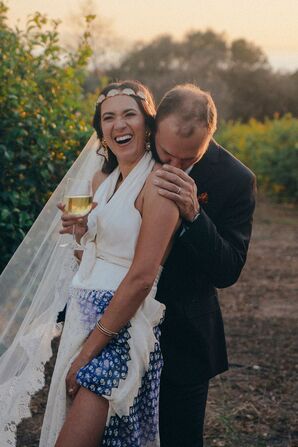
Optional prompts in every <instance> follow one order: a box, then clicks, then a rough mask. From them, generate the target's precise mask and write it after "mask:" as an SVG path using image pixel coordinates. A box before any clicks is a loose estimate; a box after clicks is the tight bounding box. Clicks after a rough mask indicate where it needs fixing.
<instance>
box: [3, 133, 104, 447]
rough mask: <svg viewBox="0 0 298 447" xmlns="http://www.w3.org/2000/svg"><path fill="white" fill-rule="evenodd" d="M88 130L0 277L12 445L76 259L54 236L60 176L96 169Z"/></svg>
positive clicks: (37, 383)
mask: <svg viewBox="0 0 298 447" xmlns="http://www.w3.org/2000/svg"><path fill="white" fill-rule="evenodd" d="M98 147H99V140H98V139H97V136H96V134H95V133H94V134H93V135H92V137H91V138H90V140H89V141H88V143H87V145H86V146H85V148H84V149H83V151H82V152H81V154H80V156H79V157H78V159H77V160H76V161H75V163H74V164H73V165H72V167H71V168H70V170H69V171H68V172H67V174H66V175H65V177H64V178H63V180H62V181H61V183H60V184H59V186H58V187H57V188H56V190H55V191H54V193H53V194H52V196H51V198H50V199H49V201H48V202H47V204H46V205H45V207H44V208H43V210H42V211H41V213H40V215H39V216H38V218H37V219H36V221H35V222H34V224H33V226H32V227H31V229H30V231H29V232H28V234H27V235H26V237H25V239H24V240H23V242H22V243H21V245H20V246H19V248H18V249H17V251H16V252H15V254H14V255H13V257H12V259H11V260H10V262H9V263H8V265H7V267H6V268H5V270H4V271H3V273H2V275H1V277H0V356H1V357H0V445H1V446H4V445H15V430H16V425H17V424H18V423H19V422H20V421H21V419H23V418H24V417H29V416H30V415H31V413H30V408H29V406H30V399H31V396H32V395H33V394H34V393H35V392H36V391H38V390H40V389H41V388H42V387H43V385H44V364H45V363H46V362H47V361H48V360H49V359H50V357H51V355H52V349H51V341H52V339H53V337H54V336H55V335H57V325H56V318H57V315H58V313H59V311H61V310H63V308H64V306H65V304H66V302H67V291H68V287H69V284H70V281H71V279H72V276H73V275H74V273H75V271H76V268H77V266H76V261H75V259H74V257H73V254H72V251H71V249H69V248H62V247H61V246H60V244H61V242H62V241H63V242H65V239H67V238H69V237H71V236H68V235H59V228H60V227H61V223H60V216H61V212H60V211H59V210H58V209H57V207H56V205H57V203H58V202H59V201H61V198H62V194H63V191H64V188H65V181H66V178H68V177H72V178H90V179H92V177H93V174H94V172H95V171H96V170H98V169H100V168H101V164H102V161H103V157H99V156H97V154H96V150H97V149H98Z"/></svg>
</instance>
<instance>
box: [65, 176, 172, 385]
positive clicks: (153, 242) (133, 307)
mask: <svg viewBox="0 0 298 447" xmlns="http://www.w3.org/2000/svg"><path fill="white" fill-rule="evenodd" d="M153 178H154V177H153V175H152V174H151V175H150V176H149V177H148V179H147V182H146V185H145V188H144V199H143V207H142V224H141V229H140V233H139V237H138V241H137V246H136V250H135V255H134V259H133V262H132V265H131V267H130V269H129V271H128V273H127V274H126V276H125V278H124V279H123V281H122V282H121V284H120V285H119V287H118V289H117V290H116V292H115V294H114V296H113V298H112V300H111V302H110V304H109V306H108V307H107V309H106V311H105V313H104V315H103V317H102V318H101V323H102V324H103V326H104V327H106V328H108V329H109V330H110V331H113V332H119V330H120V329H121V328H122V327H123V326H125V325H126V324H127V323H128V321H129V320H130V319H131V318H132V317H133V315H134V314H135V313H136V311H137V309H138V308H139V306H140V305H141V303H142V301H143V300H144V299H145V298H146V296H147V295H148V293H149V292H150V290H151V288H152V285H153V283H154V280H155V277H156V275H157V272H158V270H159V266H160V264H161V262H162V260H163V259H164V256H165V253H166V251H167V248H168V246H169V245H170V243H171V239H172V237H173V234H174V232H175V229H176V228H177V224H178V222H179V211H178V208H177V206H176V205H175V203H174V202H172V201H171V200H169V199H166V198H165V197H162V196H161V195H159V194H158V191H157V187H156V186H155V185H154V184H153ZM127 237H129V235H127ZM109 340H110V339H109V337H107V336H106V335H104V334H103V333H101V332H100V331H99V330H98V329H97V328H95V329H94V330H93V331H92V333H91V334H90V336H89V337H88V339H87V340H86V342H85V344H84V346H83V348H82V350H81V353H80V354H79V356H78V357H77V359H76V360H75V362H74V363H73V366H72V368H71V369H70V371H69V374H68V377H67V388H72V389H73V388H74V387H76V382H75V374H76V372H77V370H78V369H79V368H80V367H81V366H83V365H84V364H86V363H87V362H88V361H89V360H91V359H92V358H93V357H94V356H95V355H97V354H98V353H99V352H100V351H101V350H102V349H103V348H104V346H105V345H106V344H107V343H108V342H109Z"/></svg>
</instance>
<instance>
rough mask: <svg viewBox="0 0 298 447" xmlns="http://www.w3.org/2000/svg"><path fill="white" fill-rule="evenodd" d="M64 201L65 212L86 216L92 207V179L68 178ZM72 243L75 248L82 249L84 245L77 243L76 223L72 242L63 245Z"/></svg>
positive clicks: (75, 216) (74, 215)
mask: <svg viewBox="0 0 298 447" xmlns="http://www.w3.org/2000/svg"><path fill="white" fill-rule="evenodd" d="M63 203H64V205H65V212H67V213H68V214H69V215H71V216H73V217H74V218H79V217H84V216H86V215H87V214H88V213H89V212H90V211H91V209H92V185H91V181H90V180H87V179H80V180H78V179H73V178H68V179H67V180H66V186H65V192H64V198H63ZM68 245H71V248H72V249H74V250H82V247H81V246H80V245H79V244H78V243H77V241H76V238H75V224H74V225H73V227H72V243H71V244H63V245H61V247H66V246H68Z"/></svg>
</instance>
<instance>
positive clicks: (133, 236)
mask: <svg viewBox="0 0 298 447" xmlns="http://www.w3.org/2000/svg"><path fill="white" fill-rule="evenodd" d="M154 163H155V162H154V160H153V159H152V156H151V153H149V152H146V153H145V154H144V156H143V157H142V159H141V160H140V161H139V162H138V164H137V165H136V166H135V167H134V168H133V169H132V171H131V172H130V173H129V175H128V176H127V177H126V178H125V180H124V181H123V183H122V184H121V186H120V187H119V189H118V190H117V191H116V192H114V191H115V187H116V183H117V180H118V178H119V175H120V170H119V167H118V168H116V169H115V170H114V171H113V172H112V173H111V174H110V175H109V176H108V177H107V178H106V179H105V180H104V181H103V183H102V184H101V185H100V186H99V188H98V189H97V191H96V193H95V195H94V199H93V200H94V202H97V203H98V205H97V207H96V208H95V209H94V210H93V211H92V212H91V213H90V215H89V218H88V232H87V233H86V234H85V235H84V236H83V237H82V239H81V244H82V245H83V247H84V253H83V258H82V261H81V265H80V268H79V270H78V272H77V273H76V275H75V277H74V279H73V282H72V285H73V287H79V288H86V289H95V290H99V289H103V290H116V289H117V287H118V286H119V284H120V282H121V281H122V279H123V278H124V276H125V275H126V273H127V271H128V269H129V267H130V265H131V263H132V259H133V256H134V252H135V247H136V243H137V239H138V235H139V231H140V226H141V222H142V218H141V215H140V213H139V211H138V210H137V209H136V208H135V201H136V198H137V197H138V195H139V193H140V191H141V189H142V187H143V185H144V183H145V181H146V179H147V177H148V175H149V174H150V172H151V171H152V168H153V166H154Z"/></svg>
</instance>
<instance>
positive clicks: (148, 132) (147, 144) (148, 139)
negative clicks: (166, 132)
mask: <svg viewBox="0 0 298 447" xmlns="http://www.w3.org/2000/svg"><path fill="white" fill-rule="evenodd" d="M150 137H151V132H150V130H148V129H147V130H146V133H145V147H146V151H151V144H150Z"/></svg>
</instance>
